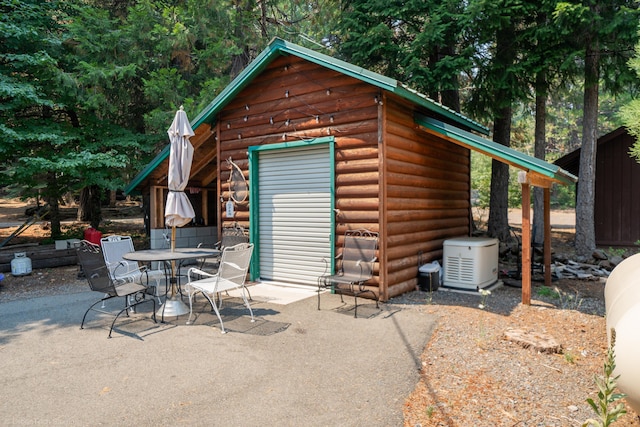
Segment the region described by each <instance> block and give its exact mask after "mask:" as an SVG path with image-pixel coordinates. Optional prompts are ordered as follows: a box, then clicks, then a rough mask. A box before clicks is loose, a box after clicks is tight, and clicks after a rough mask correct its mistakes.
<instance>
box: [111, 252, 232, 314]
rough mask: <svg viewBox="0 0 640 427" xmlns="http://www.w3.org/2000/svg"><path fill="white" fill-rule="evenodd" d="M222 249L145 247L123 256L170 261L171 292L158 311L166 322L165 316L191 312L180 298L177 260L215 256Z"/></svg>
mask: <svg viewBox="0 0 640 427" xmlns="http://www.w3.org/2000/svg"><path fill="white" fill-rule="evenodd" d="M220 253H221V252H220V250H218V249H209V248H175V249H173V250H171V249H143V250H140V251H134V252H129V253H126V254H124V255H123V256H122V258H124V259H126V260H129V261H138V262H143V263H149V262H165V263H167V262H170V263H171V268H169V269H165V271H168V272H169V274H168V277H167V279H168V283H169V284H170V285H171V289H170V294H169V296H168V297H167V298H166V300H165V302H164V304H162V307H160V308H159V309H158V311H157V313H156V314H157V315H159V316H161V318H162V321H163V322H164V316H165V315H166V316H172V317H173V316H182V315H183V314H187V313H188V312H189V307H187V305H186V304H185V303H184V302H182V300H181V299H180V298H178V286H177V283H178V278H177V275H176V266H175V263H176V261H184V260H187V259H193V258H213V257H216V256H219V255H220Z"/></svg>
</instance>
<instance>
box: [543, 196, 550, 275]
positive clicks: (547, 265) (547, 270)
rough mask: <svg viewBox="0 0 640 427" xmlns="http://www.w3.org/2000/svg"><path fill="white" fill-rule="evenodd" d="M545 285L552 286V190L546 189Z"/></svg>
mask: <svg viewBox="0 0 640 427" xmlns="http://www.w3.org/2000/svg"><path fill="white" fill-rule="evenodd" d="M544 284H545V286H551V190H550V189H549V188H548V187H545V188H544Z"/></svg>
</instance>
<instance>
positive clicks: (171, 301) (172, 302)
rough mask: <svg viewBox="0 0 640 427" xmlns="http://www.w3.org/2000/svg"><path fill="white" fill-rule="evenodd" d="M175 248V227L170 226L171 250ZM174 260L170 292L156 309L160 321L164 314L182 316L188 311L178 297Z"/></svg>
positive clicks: (173, 262) (174, 262)
mask: <svg viewBox="0 0 640 427" xmlns="http://www.w3.org/2000/svg"><path fill="white" fill-rule="evenodd" d="M175 249H176V227H175V226H173V227H171V252H173V251H175ZM176 270H177V269H176V260H171V278H170V279H169V282H170V284H171V294H170V296H169V297H168V298H167V300H166V301H165V303H164V304H163V305H162V308H161V309H160V310H158V312H160V311H162V313H157V314H160V315H161V317H162V321H164V317H165V316H170V317H173V316H182V315H183V314H187V313H188V312H189V307H187V305H186V304H185V303H184V302H182V300H181V299H180V298H178V275H177V271H176Z"/></svg>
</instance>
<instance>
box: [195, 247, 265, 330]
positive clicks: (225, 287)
mask: <svg viewBox="0 0 640 427" xmlns="http://www.w3.org/2000/svg"><path fill="white" fill-rule="evenodd" d="M252 253H253V244H251V243H240V244H238V245H235V246H230V247H226V248H224V249H223V250H222V257H221V258H220V266H219V268H218V272H217V273H216V274H211V273H207V272H206V271H203V270H200V269H198V268H191V269H190V270H189V273H188V277H189V282H187V284H186V285H185V286H184V290H185V291H186V292H187V295H188V296H189V319H188V320H187V324H191V317H192V315H193V297H194V295H195V294H197V293H198V292H200V293H202V294H203V295H204V296H205V298H207V300H208V301H209V303H210V304H211V307H212V308H213V310H214V311H215V313H216V316H218V320H219V321H220V329H221V330H222V333H223V334H224V333H226V331H225V329H224V324H223V322H222V317H221V316H220V308H221V307H222V296H221V295H220V293H221V292H226V291H230V290H233V289H240V290H241V291H242V300H243V301H244V305H245V306H246V307H247V308H248V309H249V313H250V314H251V321H252V322H255V319H254V317H253V310H252V309H251V305H250V304H249V301H247V297H246V295H245V292H246V286H245V283H246V280H247V272H248V271H249V262H250V261H251V255H252ZM200 277H204V279H200ZM216 299H217V302H216Z"/></svg>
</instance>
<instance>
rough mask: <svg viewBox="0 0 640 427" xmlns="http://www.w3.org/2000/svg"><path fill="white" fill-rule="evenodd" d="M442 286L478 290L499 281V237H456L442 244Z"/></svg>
mask: <svg viewBox="0 0 640 427" xmlns="http://www.w3.org/2000/svg"><path fill="white" fill-rule="evenodd" d="M443 264H444V277H443V280H442V285H443V286H447V287H452V288H461V289H470V290H478V289H482V288H486V287H487V286H490V285H493V284H494V283H495V282H497V281H498V239H490V238H486V237H456V238H454V239H448V240H445V241H444V243H443Z"/></svg>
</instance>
